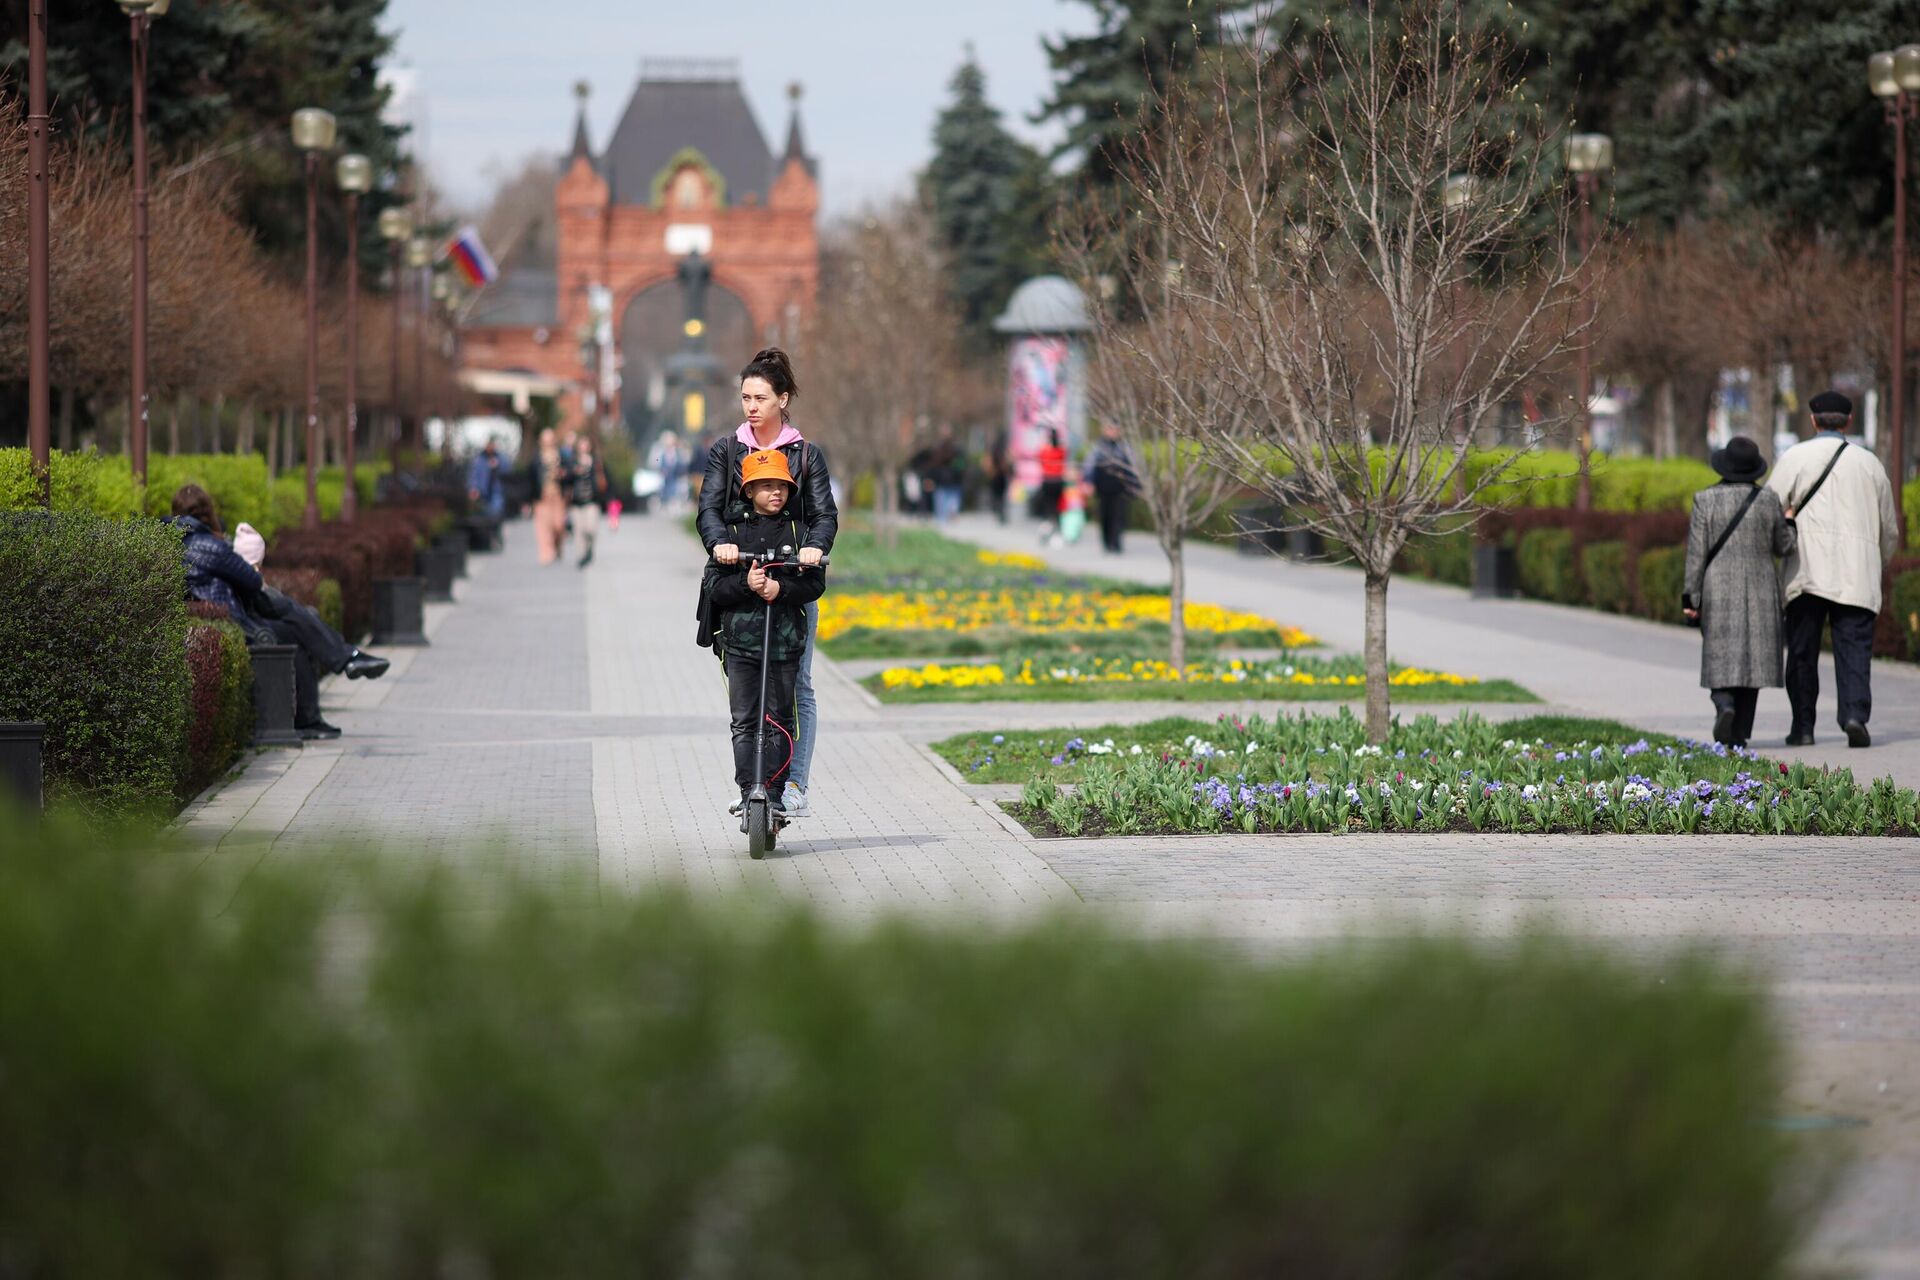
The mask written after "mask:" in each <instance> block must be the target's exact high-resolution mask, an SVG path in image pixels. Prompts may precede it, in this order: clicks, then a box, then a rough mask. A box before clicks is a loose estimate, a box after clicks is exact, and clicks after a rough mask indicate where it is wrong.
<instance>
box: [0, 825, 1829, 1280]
mask: <svg viewBox="0 0 1920 1280" xmlns="http://www.w3.org/2000/svg"><path fill="white" fill-rule="evenodd" d="M9 829H11V830H14V831H18V830H20V829H21V828H20V827H19V826H17V825H11V824H10V826H9ZM28 843H29V844H30V845H31V847H27V848H15V849H13V850H12V851H11V852H10V853H9V854H8V855H7V856H6V857H5V858H0V1151H4V1153H5V1158H4V1160H0V1274H4V1275H7V1276H10V1277H11V1276H19V1277H86V1278H87V1280H111V1278H116V1277H129V1276H182V1277H184V1276H193V1277H231V1276H284V1277H305V1276H315V1277H319V1276H328V1277H332V1276H353V1277H362V1276H367V1277H388V1276H391V1277H413V1276H462V1277H466V1276H475V1277H508V1276H542V1277H546V1276H552V1277H596V1276H623V1277H624V1276H693V1275H700V1276H740V1277H787V1276H792V1277H868V1276H871V1277H906V1276H916V1277H917V1276H940V1277H946V1276H951V1277H975V1276H981V1277H984V1276H1035V1277H1039V1276H1045V1277H1061V1276H1068V1277H1072V1276H1085V1277H1096V1276H1098V1277H1149V1276H1151V1277H1195V1276H1198V1277H1254V1276H1301V1277H1428V1276H1438V1275H1457V1276H1484V1277H1563V1276H1594V1277H1599V1276H1620V1277H1627V1276H1631V1277H1636V1278H1646V1277H1675V1278H1679V1277H1686V1278H1688V1280H1694V1278H1697V1277H1702V1276H1740V1277H1765V1276H1772V1275H1779V1274H1783V1270H1784V1267H1785V1260H1786V1259H1787V1258H1788V1257H1789V1255H1790V1253H1791V1252H1792V1251H1793V1249H1794V1248H1795V1246H1796V1245H1797V1244H1798V1242H1799V1241H1800V1240H1801V1238H1802V1236H1803V1234H1804V1230H1805V1228H1806V1225H1807V1223H1808V1222H1809V1220H1810V1217H1811V1215H1812V1214H1813V1212H1814V1211H1815V1209H1816V1208H1817V1207H1818V1201H1819V1199H1820V1191H1819V1187H1820V1186H1822V1185H1825V1183H1826V1178H1825V1176H1823V1175H1820V1174H1818V1173H1816V1172H1815V1171H1813V1170H1811V1169H1810V1168H1809V1167H1807V1166H1806V1165H1804V1164H1802V1163H1800V1162H1799V1161H1797V1160H1796V1159H1795V1158H1794V1156H1793V1151H1792V1149H1791V1148H1790V1147H1789V1146H1787V1145H1785V1144H1786V1142H1787V1139H1785V1138H1783V1136H1782V1135H1781V1134H1779V1133H1777V1132H1774V1131H1773V1130H1771V1129H1769V1128H1767V1127H1765V1126H1764V1125H1762V1124H1760V1123H1758V1122H1757V1121H1758V1120H1759V1119H1760V1118H1761V1117H1762V1116H1764V1115H1765V1114H1766V1113H1768V1112H1769V1111H1770V1110H1772V1108H1773V1107H1774V1106H1775V1104H1776V1101H1777V1091H1778V1087H1779V1084H1780V1076H1779V1073H1780V1070H1781V1065H1780V1064H1781V1058H1780V1053H1779V1050H1778V1047H1777V1045H1776V1044H1775V1042H1774V1039H1773V1036H1772V1032H1771V1030H1770V1028H1769V1027H1768V1025H1767V1022H1766V1020H1765V1017H1764V1015H1763V1013H1762V1010H1761V1007H1760V1003H1759V1001H1758V999H1757V998H1756V997H1755V996H1753V995H1752V994H1750V993H1742V992H1740V991H1736V990H1734V989H1732V987H1731V986H1730V985H1729V983H1728V976H1729V975H1727V974H1726V973H1724V972H1722V971H1716V970H1715V969H1714V968H1713V967H1711V966H1710V965H1708V964H1705V963H1703V962H1697V961H1673V962H1667V963H1663V964H1661V965H1659V966H1658V967H1654V966H1628V965H1625V964H1623V963H1620V962H1617V961H1608V960H1604V959H1601V958H1598V957H1596V956H1593V955H1590V954H1584V953H1581V952H1579V951H1576V950H1574V949H1571V948H1569V947H1567V946H1565V945H1563V944H1557V943H1551V942H1546V941H1532V942H1525V943H1521V944H1517V945H1516V946H1513V947H1510V948H1507V949H1504V950H1493V949H1480V950H1476V949H1473V948H1470V947H1468V946H1466V945H1464V944H1459V943H1453V942H1446V941H1434V940H1429V941H1409V942H1405V943H1396V944H1390V945H1377V946H1369V947H1367V948H1366V949H1364V950H1360V949H1343V948H1336V949H1333V950H1331V951H1325V952H1322V953H1320V954H1319V955H1318V956H1317V957H1315V958H1304V959H1295V960H1287V961H1260V960H1255V959H1252V958H1250V957H1247V956H1245V955H1244V954H1241V953H1237V952H1233V951H1229V950H1226V949H1224V948H1221V949H1206V948H1202V947H1199V946H1195V945H1169V944H1157V945H1156V944H1149V943H1146V942H1141V941H1134V940H1128V939H1126V938H1124V937H1122V936H1119V935H1117V934H1113V933H1109V932H1102V931H1100V930H1098V929H1096V928H1094V927H1091V926H1088V925H1086V924H1083V923H1075V922H1068V921H1064V920H1059V919H1055V920H1051V921H1045V922H1039V923H1036V924H1035V925H1033V926H1031V927H1030V928H1028V929H1025V930H1021V931H1015V932H1009V933H1001V934H969V933H965V932H962V931H959V930H957V929H939V928H931V927H926V926H909V925H904V924H895V925H887V926H882V927H879V928H876V929H874V930H871V931H867V932H859V933H855V932H846V931H840V930H836V929H831V928H828V927H826V926H823V925H821V924H819V923H817V922H815V921H813V920H811V919H809V918H807V917H806V916H803V915H800V914H796V913H794V912H792V911H790V910H786V909H782V908H774V907H771V906H766V905H762V904H752V903H746V902H741V901H731V902H715V901H702V902H698V903H695V902H691V901H687V900H684V899H679V898H675V897H671V896H650V897H643V898H635V899H615V900H603V901H602V902H601V903H600V905H598V906H593V905H582V904H583V903H591V902H592V897H591V890H590V889H589V890H588V891H587V893H586V894H584V895H582V894H575V895H572V896H564V895H556V894H555V893H554V892H553V891H552V890H551V888H549V889H548V890H545V891H539V890H528V891H526V892H524V893H517V892H516V893H509V894H507V895H506V896H505V897H504V899H503V901H502V902H501V904H500V906H499V908H498V909H497V910H492V909H490V910H485V911H474V910H472V909H471V907H472V905H473V897H472V895H471V893H468V894H465V895H464V896H463V895H462V893H461V892H459V890H460V885H459V884H457V883H453V882H449V883H443V884H439V885H424V884H422V883H421V882H420V881H418V880H415V881H413V882H411V883H410V884H408V885H400V884H398V883H395V882H393V881H380V880H376V879H373V878H371V877H368V878H365V879H361V878H358V877H347V876H343V875H342V874H341V871H342V868H341V867H340V865H339V864H336V863H329V864H328V866H329V869H330V872H331V873H332V874H331V876H330V878H329V880H328V882H327V884H328V889H327V890H326V891H324V892H323V886H322V883H321V881H320V879H319V878H318V877H317V876H316V877H303V876H301V875H298V874H290V873H284V872H273V873H266V872H260V873H256V874H255V876H254V877H252V878H251V879H249V881H248V882H247V885H246V887H245V888H244V889H243V890H242V891H241V892H240V894H239V895H238V896H237V898H234V900H233V901H232V902H231V903H230V904H229V903H228V902H227V898H228V897H229V896H231V891H230V887H229V889H228V890H227V891H224V892H222V891H218V890H216V888H215V886H214V885H213V883H212V882H210V881H209V880H207V879H205V878H203V877H200V876H198V875H196V874H193V873H189V872H185V871H182V870H179V869H178V866H179V863H178V862H177V861H176V860H177V859H179V858H180V857H181V855H180V853H179V852H178V851H173V852H168V851H164V850H163V851H159V852H155V851H153V850H151V849H150V848H146V849H135V848H132V847H129V848H124V849H103V848H101V847H100V841H99V840H98V838H97V837H88V838H84V839H83V838H80V837H77V836H76V837H72V838H68V837H65V836H61V835H58V834H52V835H48V836H46V837H45V838H43V839H40V840H38V841H29V842H28ZM343 883H350V884H352V885H353V886H354V887H353V890H352V893H353V896H354V897H355V899H356V903H357V905H356V906H355V908H354V909H353V911H352V912H351V913H345V912H343V911H342V910H341V909H340V908H339V907H338V905H337V904H338V903H339V900H340V899H339V893H340V890H341V887H342V884H343ZM489 887H490V888H491V887H492V886H489ZM469 888H471V886H469ZM329 894H330V895H331V896H329ZM329 904H334V905H329Z"/></svg>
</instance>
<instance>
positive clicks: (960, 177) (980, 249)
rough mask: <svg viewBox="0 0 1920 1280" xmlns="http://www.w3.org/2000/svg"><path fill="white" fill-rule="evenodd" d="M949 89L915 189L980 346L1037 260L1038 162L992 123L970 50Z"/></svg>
mask: <svg viewBox="0 0 1920 1280" xmlns="http://www.w3.org/2000/svg"><path fill="white" fill-rule="evenodd" d="M950 87H951V89H952V91H953V98H952V100H951V101H950V102H949V103H948V104H947V106H946V107H945V109H944V110H942V111H941V112H940V116H939V119H938V120H937V121H935V123H934V128H933V159H932V161H931V162H930V163H929V164H928V165H927V169H926V172H925V174H924V175H922V178H921V189H922V192H923V194H924V196H925V199H926V202H927V205H928V207H929V209H930V210H931V212H932V215H933V225H934V231H935V234H936V235H937V236H938V237H939V239H940V242H941V244H942V245H943V246H944V247H945V248H946V250H947V255H948V261H949V263H950V264H951V265H950V267H949V277H950V288H951V290H952V293H953V298H954V302H955V304H956V305H958V306H959V308H960V310H961V313H962V317H963V323H964V325H965V328H966V331H967V332H968V334H969V335H971V336H972V337H973V338H974V339H975V340H976V341H977V342H979V343H981V344H983V345H984V344H986V343H990V342H991V341H992V328H991V326H992V324H993V319H994V317H995V316H997V315H998V314H999V313H1000V311H1001V309H1002V308H1004V307H1005V306H1006V303H1007V298H1008V297H1009V296H1010V295H1011V294H1012V293H1013V291H1014V289H1015V288H1017V287H1018V286H1019V284H1020V282H1021V281H1022V280H1023V279H1025V278H1026V277H1027V276H1028V275H1031V274H1033V273H1034V272H1035V270H1037V269H1038V267H1039V266H1040V263H1041V261H1042V260H1043V259H1044V256H1045V255H1044V245H1045V236H1046V229H1045V218H1044V210H1045V202H1046V198H1047V190H1046V188H1047V172H1046V162H1045V161H1044V159H1042V157H1041V156H1040V155H1039V153H1038V152H1036V151H1035V150H1034V149H1033V148H1032V147H1030V146H1028V145H1027V144H1026V143H1024V142H1022V141H1020V140H1019V139H1018V138H1016V137H1014V136H1013V135H1012V134H1011V133H1009V132H1007V130H1006V127H1005V126H1004V125H1002V124H1001V123H1000V112H999V111H998V109H996V108H995V107H994V106H993V104H992V103H991V102H989V101H987V81H986V76H985V74H983V73H982V72H981V70H980V65H979V63H978V62H976V61H975V60H974V57H973V53H972V51H971V50H969V51H968V54H967V59H966V61H965V62H963V63H961V64H960V69H959V70H958V71H956V72H955V73H954V76H953V80H952V81H951V82H950Z"/></svg>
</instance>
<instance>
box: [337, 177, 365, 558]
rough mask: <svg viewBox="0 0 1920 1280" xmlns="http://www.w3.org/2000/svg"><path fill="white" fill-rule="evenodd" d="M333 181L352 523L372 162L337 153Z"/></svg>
mask: <svg viewBox="0 0 1920 1280" xmlns="http://www.w3.org/2000/svg"><path fill="white" fill-rule="evenodd" d="M333 176H334V180H335V181H336V182H338V183H339V184H340V190H341V191H343V192H345V193H346V197H347V385H346V394H347V430H346V439H345V440H344V441H342V443H343V444H344V445H345V446H346V448H345V456H344V457H342V458H341V463H342V464H343V465H344V467H345V469H346V487H345V488H344V489H343V490H342V491H341V493H340V519H341V520H343V521H345V522H346V523H348V524H351V523H353V517H354V515H355V514H356V513H357V512H358V511H359V507H360V495H359V494H358V493H357V492H356V491H355V489H354V465H353V464H354V449H355V447H356V446H355V444H354V437H355V436H356V435H358V434H359V429H360V406H359V391H360V388H359V379H360V197H361V196H362V195H365V194H366V193H367V192H369V191H371V190H373V161H371V160H369V159H367V158H366V157H365V156H363V155H357V154H348V155H344V156H341V157H340V158H339V159H338V160H336V161H334V164H333Z"/></svg>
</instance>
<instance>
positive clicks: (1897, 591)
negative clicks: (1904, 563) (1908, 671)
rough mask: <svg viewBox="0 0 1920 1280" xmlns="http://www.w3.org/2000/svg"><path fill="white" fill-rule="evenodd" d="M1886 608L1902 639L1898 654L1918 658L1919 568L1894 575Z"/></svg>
mask: <svg viewBox="0 0 1920 1280" xmlns="http://www.w3.org/2000/svg"><path fill="white" fill-rule="evenodd" d="M1887 608H1888V610H1889V611H1890V612H1891V613H1892V614H1893V618H1894V624H1895V625H1896V626H1897V627H1898V628H1899V630H1900V636H1901V639H1902V640H1903V641H1904V645H1903V647H1902V648H1901V651H1900V656H1902V657H1904V658H1910V659H1915V660H1920V569H1909V570H1908V571H1907V572H1905V573H1897V574H1895V575H1894V577H1893V590H1892V592H1891V593H1890V594H1889V596H1888V598H1887Z"/></svg>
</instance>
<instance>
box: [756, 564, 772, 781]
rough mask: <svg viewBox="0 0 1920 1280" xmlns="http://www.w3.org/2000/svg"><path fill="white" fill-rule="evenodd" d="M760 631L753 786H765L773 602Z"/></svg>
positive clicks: (767, 606) (767, 604) (766, 608)
mask: <svg viewBox="0 0 1920 1280" xmlns="http://www.w3.org/2000/svg"><path fill="white" fill-rule="evenodd" d="M764 614H765V617H764V620H763V621H762V623H761V631H760V718H759V719H758V720H756V721H755V722H754V726H753V785H754V787H755V788H756V789H759V788H764V787H765V786H766V784H767V668H768V667H770V666H772V665H773V662H772V658H773V601H771V600H769V601H767V602H766V606H765V609H764Z"/></svg>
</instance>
